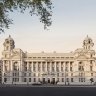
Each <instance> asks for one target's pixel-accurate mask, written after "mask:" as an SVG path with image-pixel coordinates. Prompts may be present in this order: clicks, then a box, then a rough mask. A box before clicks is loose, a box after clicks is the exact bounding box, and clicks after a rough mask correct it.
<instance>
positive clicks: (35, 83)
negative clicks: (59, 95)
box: [32, 82, 42, 85]
mask: <svg viewBox="0 0 96 96" xmlns="http://www.w3.org/2000/svg"><path fill="white" fill-rule="evenodd" d="M32 85H42V83H40V82H34V83H32Z"/></svg>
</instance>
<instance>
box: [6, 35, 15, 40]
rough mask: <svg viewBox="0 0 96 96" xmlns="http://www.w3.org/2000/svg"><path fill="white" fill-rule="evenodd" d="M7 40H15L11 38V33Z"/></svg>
mask: <svg viewBox="0 0 96 96" xmlns="http://www.w3.org/2000/svg"><path fill="white" fill-rule="evenodd" d="M5 40H12V41H14V40H13V38H11V35H9V37H8V38H6V39H5Z"/></svg>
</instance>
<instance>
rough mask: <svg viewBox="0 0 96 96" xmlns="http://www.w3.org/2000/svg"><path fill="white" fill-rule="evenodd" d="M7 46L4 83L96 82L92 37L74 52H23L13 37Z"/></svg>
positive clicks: (8, 40) (9, 39) (95, 57)
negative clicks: (16, 46)
mask: <svg viewBox="0 0 96 96" xmlns="http://www.w3.org/2000/svg"><path fill="white" fill-rule="evenodd" d="M3 46H4V50H3V52H2V56H3V57H2V61H3V71H2V83H3V84H32V83H37V82H43V83H44V82H47V83H52V82H55V83H56V82H60V83H62V84H91V83H94V82H96V56H95V51H94V50H93V49H92V48H93V46H94V43H93V41H92V39H91V38H89V37H88V36H87V37H86V38H85V39H84V41H83V46H82V48H78V49H76V50H75V51H74V52H70V53H57V52H53V53H45V52H42V53H28V52H23V51H22V50H21V49H19V48H15V42H14V40H13V39H12V38H11V36H9V37H8V38H6V39H5V41H4V44H3ZM70 47H71V46H70Z"/></svg>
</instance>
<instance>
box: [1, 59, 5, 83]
mask: <svg viewBox="0 0 96 96" xmlns="http://www.w3.org/2000/svg"><path fill="white" fill-rule="evenodd" d="M2 67H3V72H2V83H4V73H5V64H4V60H3V64H2Z"/></svg>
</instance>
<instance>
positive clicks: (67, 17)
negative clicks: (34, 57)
mask: <svg viewBox="0 0 96 96" xmlns="http://www.w3.org/2000/svg"><path fill="white" fill-rule="evenodd" d="M53 6H54V9H53V16H52V21H53V24H52V26H51V27H49V29H50V30H44V29H43V24H42V23H40V22H39V19H38V18H39V17H36V16H33V17H31V16H30V15H29V14H28V12H26V13H25V14H21V13H19V12H14V13H11V14H10V18H12V19H13V20H14V22H13V23H14V24H13V25H11V26H10V29H8V30H6V31H5V33H4V34H3V33H2V34H0V38H1V39H0V46H1V48H0V51H2V50H3V42H4V39H5V38H7V37H8V35H9V34H10V35H11V36H12V38H13V39H14V41H15V45H16V48H21V49H22V50H23V51H28V52H41V51H45V52H53V51H57V52H70V51H74V50H75V49H77V48H81V47H82V42H83V40H84V38H85V37H86V36H87V35H89V37H91V38H92V39H93V42H94V43H95V45H96V0H53ZM94 49H96V46H94Z"/></svg>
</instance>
